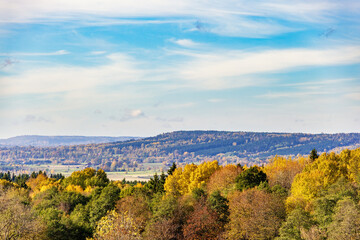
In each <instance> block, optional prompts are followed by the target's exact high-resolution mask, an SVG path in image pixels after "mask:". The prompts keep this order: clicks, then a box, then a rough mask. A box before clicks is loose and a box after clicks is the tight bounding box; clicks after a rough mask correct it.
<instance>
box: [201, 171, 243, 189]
mask: <svg viewBox="0 0 360 240" xmlns="http://www.w3.org/2000/svg"><path fill="white" fill-rule="evenodd" d="M242 171H243V170H242V168H241V167H239V166H236V165H232V164H228V165H226V166H224V167H221V168H220V169H218V170H216V171H215V172H214V173H213V174H212V175H211V176H210V178H209V181H208V183H207V184H206V190H207V191H208V192H209V193H212V192H214V191H221V192H223V193H225V194H227V193H228V192H230V191H231V190H233V188H234V185H235V179H236V177H237V176H238V175H239V174H240V173H241V172H242Z"/></svg>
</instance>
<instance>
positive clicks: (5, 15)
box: [0, 0, 360, 37]
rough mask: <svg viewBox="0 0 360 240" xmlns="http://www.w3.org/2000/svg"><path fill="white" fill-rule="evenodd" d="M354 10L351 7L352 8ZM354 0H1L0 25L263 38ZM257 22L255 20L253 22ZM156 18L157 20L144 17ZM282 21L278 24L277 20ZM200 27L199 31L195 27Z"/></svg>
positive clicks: (323, 18) (322, 18) (323, 19)
mask: <svg viewBox="0 0 360 240" xmlns="http://www.w3.org/2000/svg"><path fill="white" fill-rule="evenodd" d="M349 6H351V7H349ZM359 9H360V6H359V4H357V3H356V1H352V0H345V1H342V2H341V3H339V2H338V1H336V0H317V1H308V0H306V1H303V0H293V1H291V2H284V1H280V0H270V1H250V2H249V1H245V0H225V1H216V0H205V1H202V0H182V1H167V0H139V1H116V0H107V1H103V2H101V3H99V2H98V1H96V0H88V1H83V0H78V1H71V0H54V1H42V0H33V1H27V0H19V1H10V2H9V1H2V2H0V22H2V23H9V22H18V23H28V22H49V23H51V22H54V21H55V22H59V21H60V22H66V21H70V20H77V22H78V23H80V24H87V25H92V24H97V25H107V24H117V25H120V24H162V23H176V22H181V21H184V20H185V21H189V20H190V21H192V22H194V23H195V22H196V20H199V19H200V20H201V21H202V22H204V23H205V25H206V29H208V30H209V31H210V32H213V33H216V34H221V35H230V36H245V37H264V36H267V35H273V34H279V33H283V32H288V31H294V30H297V29H296V28H295V29H294V28H292V27H288V26H286V25H284V24H283V23H280V21H281V20H285V21H294V22H306V23H314V22H316V23H321V24H328V23H331V22H336V19H337V17H336V16H337V15H339V14H343V15H346V13H347V12H354V13H359ZM253 17H256V18H258V19H257V21H255V20H254V19H252V18H253ZM144 18H155V19H144ZM274 19H279V20H280V21H274ZM195 29H196V28H195Z"/></svg>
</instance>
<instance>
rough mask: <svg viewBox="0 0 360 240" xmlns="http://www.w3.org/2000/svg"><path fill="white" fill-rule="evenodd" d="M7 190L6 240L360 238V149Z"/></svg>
mask: <svg viewBox="0 0 360 240" xmlns="http://www.w3.org/2000/svg"><path fill="white" fill-rule="evenodd" d="M0 186H1V187H0V202H1V203H2V204H1V205H0V229H1V231H0V234H1V236H0V238H1V239H94V240H95V239H96V240H102V239H104V240H105V239H106V240H115V239H164V240H165V239H194V240H195V239H214V240H215V239H244V240H246V239H249V240H250V239H277V240H283V239H284V240H285V239H298V240H301V239H305V240H310V239H312V240H314V239H319V240H320V239H336V240H339V239H360V205H359V204H360V148H358V149H355V150H343V151H342V152H341V153H340V154H336V153H323V154H321V155H320V156H319V155H318V154H317V152H316V150H313V151H312V152H311V154H310V155H309V156H308V157H301V156H298V157H296V158H290V157H289V158H285V157H280V156H275V157H274V158H272V159H270V161H269V163H268V164H267V165H265V166H256V165H254V166H251V167H247V166H241V165H240V164H238V165H233V164H228V165H225V166H220V165H219V164H218V162H217V161H208V162H204V163H202V164H200V165H195V164H187V165H185V166H184V167H177V166H176V164H173V165H172V166H171V167H170V169H168V171H167V172H166V173H161V174H159V175H158V174H155V175H154V176H153V177H152V178H151V179H150V181H149V182H147V183H144V184H143V183H139V182H138V183H136V184H131V183H126V182H124V181H109V179H108V178H107V176H106V173H105V172H104V171H103V170H101V169H100V170H95V169H92V168H87V169H84V170H82V171H77V172H73V173H72V174H71V176H69V177H67V178H60V179H58V180H57V179H55V178H50V177H48V176H46V175H44V174H43V173H38V174H37V176H30V178H29V179H28V180H27V181H26V186H27V188H23V187H21V186H19V185H18V184H17V183H15V182H12V181H9V180H7V179H2V180H0ZM10 236H11V237H10Z"/></svg>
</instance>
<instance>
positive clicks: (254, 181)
mask: <svg viewBox="0 0 360 240" xmlns="http://www.w3.org/2000/svg"><path fill="white" fill-rule="evenodd" d="M265 181H267V179H266V174H265V173H264V172H263V171H262V170H261V169H260V168H259V167H258V166H253V167H251V168H249V169H246V170H245V171H243V172H242V173H240V174H239V176H237V178H236V188H237V189H238V190H240V191H242V190H245V189H249V188H253V187H255V186H258V185H259V184H260V183H261V182H265Z"/></svg>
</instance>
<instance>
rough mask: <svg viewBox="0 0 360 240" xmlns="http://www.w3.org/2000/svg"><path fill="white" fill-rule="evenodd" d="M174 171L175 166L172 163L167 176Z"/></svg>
mask: <svg viewBox="0 0 360 240" xmlns="http://www.w3.org/2000/svg"><path fill="white" fill-rule="evenodd" d="M175 169H176V164H175V163H174V162H173V164H172V165H171V167H170V168H169V170H168V172H167V173H168V176H170V175H172V174H173V172H174V171H175Z"/></svg>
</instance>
